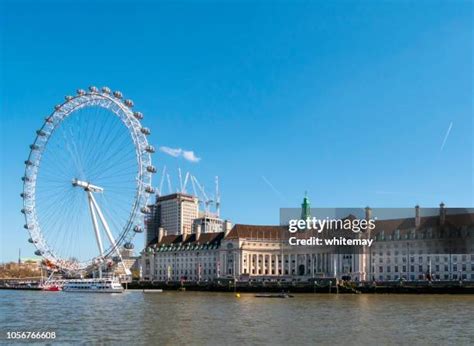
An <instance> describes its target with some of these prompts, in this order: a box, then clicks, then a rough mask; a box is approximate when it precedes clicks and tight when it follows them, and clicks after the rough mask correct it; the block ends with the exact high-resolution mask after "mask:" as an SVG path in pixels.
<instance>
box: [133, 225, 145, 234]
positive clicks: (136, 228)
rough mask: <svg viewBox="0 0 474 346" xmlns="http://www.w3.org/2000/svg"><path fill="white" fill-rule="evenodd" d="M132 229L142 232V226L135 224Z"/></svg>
mask: <svg viewBox="0 0 474 346" xmlns="http://www.w3.org/2000/svg"><path fill="white" fill-rule="evenodd" d="M133 231H134V232H135V233H142V232H143V228H141V227H140V226H138V225H136V226H135V227H133Z"/></svg>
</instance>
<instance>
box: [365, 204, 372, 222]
mask: <svg viewBox="0 0 474 346" xmlns="http://www.w3.org/2000/svg"><path fill="white" fill-rule="evenodd" d="M365 219H366V220H370V219H372V209H371V208H370V207H369V206H367V207H365Z"/></svg>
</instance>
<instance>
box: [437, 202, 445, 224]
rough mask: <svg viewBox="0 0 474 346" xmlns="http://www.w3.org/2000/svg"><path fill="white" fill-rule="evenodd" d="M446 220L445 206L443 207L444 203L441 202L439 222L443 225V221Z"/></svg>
mask: <svg viewBox="0 0 474 346" xmlns="http://www.w3.org/2000/svg"><path fill="white" fill-rule="evenodd" d="M445 221H446V208H445V207H444V203H443V202H441V204H440V205H439V224H440V225H441V226H444V223H445Z"/></svg>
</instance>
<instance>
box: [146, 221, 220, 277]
mask: <svg viewBox="0 0 474 346" xmlns="http://www.w3.org/2000/svg"><path fill="white" fill-rule="evenodd" d="M224 235H225V234H224V232H219V233H201V232H200V231H199V230H198V232H197V233H194V234H190V235H188V234H168V235H166V234H165V231H164V230H163V229H160V231H159V234H158V237H157V238H156V241H155V243H154V244H151V245H150V246H148V247H147V248H146V249H145V250H143V252H142V255H141V277H142V280H145V281H162V282H165V281H182V280H183V281H206V280H213V279H215V278H218V277H219V275H220V273H219V254H220V252H219V250H220V245H221V241H222V239H223V238H224Z"/></svg>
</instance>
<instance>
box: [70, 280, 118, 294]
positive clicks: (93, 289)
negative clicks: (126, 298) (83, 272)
mask: <svg viewBox="0 0 474 346" xmlns="http://www.w3.org/2000/svg"><path fill="white" fill-rule="evenodd" d="M63 291H64V292H85V293H122V292H123V287H122V285H121V284H120V281H119V280H118V279H116V278H102V279H77V280H68V281H66V282H65V283H64V286H63Z"/></svg>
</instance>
